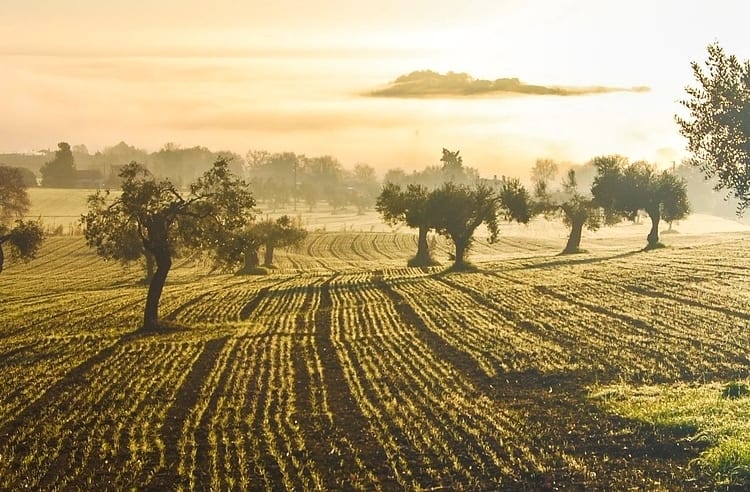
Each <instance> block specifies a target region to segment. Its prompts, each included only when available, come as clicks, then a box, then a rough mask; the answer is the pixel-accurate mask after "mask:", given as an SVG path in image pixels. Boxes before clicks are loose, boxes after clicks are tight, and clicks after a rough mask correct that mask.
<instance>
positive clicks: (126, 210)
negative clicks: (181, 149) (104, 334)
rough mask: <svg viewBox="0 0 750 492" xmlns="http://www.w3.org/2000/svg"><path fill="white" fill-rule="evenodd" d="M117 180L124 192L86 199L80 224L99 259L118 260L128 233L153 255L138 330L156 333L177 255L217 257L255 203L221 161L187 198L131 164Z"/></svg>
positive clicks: (192, 189) (167, 184)
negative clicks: (183, 252)
mask: <svg viewBox="0 0 750 492" xmlns="http://www.w3.org/2000/svg"><path fill="white" fill-rule="evenodd" d="M120 178H121V179H122V193H120V194H119V195H117V196H114V195H112V194H110V193H109V191H106V192H97V193H95V194H93V195H91V196H89V199H88V211H87V213H86V214H85V215H84V216H83V217H82V219H81V220H82V222H83V224H84V226H85V237H86V242H87V244H88V245H89V246H91V247H94V248H96V251H97V253H98V254H99V255H100V256H103V257H105V258H115V259H122V256H121V255H122V254H123V248H122V245H123V242H124V241H127V240H130V239H132V234H137V237H138V238H140V241H141V245H142V248H143V249H142V251H143V252H145V253H148V254H150V255H152V256H153V258H154V262H155V264H156V270H155V272H154V275H153V277H152V278H151V281H150V283H149V286H148V293H147V295H146V305H145V308H144V316H143V326H142V329H144V330H149V329H154V328H157V327H158V326H159V301H160V299H161V294H162V290H163V289H164V285H165V283H166V280H167V274H168V273H169V270H170V268H171V267H172V259H173V257H174V255H175V254H176V252H177V251H178V250H194V251H204V252H209V253H213V254H216V252H217V250H218V248H219V246H220V245H221V244H222V243H223V242H224V241H225V240H227V239H228V238H230V237H231V235H232V233H233V232H234V231H235V230H238V229H241V228H242V227H244V226H245V225H246V224H247V223H248V221H250V220H251V219H252V216H251V211H252V208H253V206H254V205H255V201H254V199H253V197H252V194H251V193H250V192H249V191H248V189H247V185H246V184H245V182H244V181H242V180H241V179H240V178H238V177H236V176H235V175H233V174H232V173H231V172H230V170H229V163H228V161H227V160H226V159H223V158H219V159H218V160H217V161H216V162H215V163H214V164H213V167H212V168H211V169H209V170H208V171H206V172H205V173H204V174H203V175H202V176H201V177H199V178H198V179H197V180H196V181H195V182H194V183H193V184H191V185H190V190H189V192H188V193H186V194H183V193H181V192H180V191H179V190H178V189H177V187H176V186H175V185H174V184H173V183H172V182H170V181H169V180H158V179H156V177H155V176H154V175H153V174H152V173H151V172H150V171H148V169H146V168H145V167H144V166H142V165H140V164H138V163H135V162H132V163H130V164H128V165H126V166H124V167H123V169H122V170H121V171H120ZM131 253H132V254H133V255H135V254H136V251H135V250H133V251H131Z"/></svg>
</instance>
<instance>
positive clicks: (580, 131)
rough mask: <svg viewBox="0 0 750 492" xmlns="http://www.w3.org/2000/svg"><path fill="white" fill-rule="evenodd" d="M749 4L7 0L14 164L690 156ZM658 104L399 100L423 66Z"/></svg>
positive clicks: (0, 89) (3, 146) (741, 50)
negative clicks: (89, 153)
mask: <svg viewBox="0 0 750 492" xmlns="http://www.w3.org/2000/svg"><path fill="white" fill-rule="evenodd" d="M746 5H750V4H746V2H744V1H739V0H723V1H722V0H718V1H712V2H708V1H676V0H666V1H657V0H651V1H643V0H632V1H628V2H611V1H604V0H600V1H593V0H561V1H552V0H548V1H515V0H510V1H504V0H494V1H485V0H480V1H476V0H475V1H471V2H458V1H450V2H449V1H439V0H431V1H425V0H417V1H409V2H403V1H391V0H388V1H379V2H357V1H351V0H348V1H347V0H325V1H315V2H309V1H276V2H259V1H252V0H251V1H242V2H240V1H230V0H213V1H211V2H205V1H200V2H199V1H197V0H170V1H166V0H162V1H158V0H152V1H146V0H131V1H128V2H124V1H114V0H113V1H107V2H104V1H101V0H97V1H94V0H68V1H66V2H60V1H59V0H55V1H53V0H33V1H29V0H23V1H21V0H0V63H2V66H3V67H4V70H3V72H4V73H3V76H2V77H0V94H2V95H0V98H2V99H0V101H2V104H0V106H2V107H3V116H4V117H3V118H1V119H0V152H3V151H5V152H8V151H28V150H34V149H39V148H49V147H54V146H55V144H56V142H58V141H60V140H66V141H69V142H70V143H72V144H78V143H83V144H86V145H87V146H88V147H89V149H91V150H97V149H101V148H103V147H104V146H106V145H111V144H114V143H117V142H119V141H120V140H125V141H127V142H128V143H131V144H135V145H137V146H140V147H144V148H147V149H149V150H156V149H158V148H159V147H161V145H163V144H164V143H165V142H168V141H169V142H176V143H178V144H180V145H183V146H193V145H204V146H207V147H209V148H212V149H214V150H218V149H219V148H226V149H230V150H233V151H236V152H239V153H241V154H244V153H245V152H246V151H247V150H249V149H251V148H252V149H268V150H271V151H295V152H300V153H307V154H308V155H318V154H332V155H334V156H337V157H339V158H340V159H341V160H342V161H343V162H344V164H345V165H353V164H354V163H355V162H369V163H371V164H373V165H375V166H376V167H378V168H379V169H381V170H384V169H387V168H389V167H393V166H396V165H402V166H405V167H410V168H417V167H422V166H424V165H426V164H435V163H436V162H437V160H438V159H439V156H440V148H441V147H443V146H445V147H449V148H455V149H461V150H462V154H463V155H464V156H465V162H466V163H467V164H469V165H473V166H475V167H479V168H480V169H481V170H482V172H483V174H500V173H512V172H513V171H514V170H516V169H518V170H523V172H526V171H525V170H526V169H527V168H528V167H529V166H530V165H531V163H533V160H534V159H535V158H537V157H552V158H557V159H560V160H572V161H583V160H586V159H588V158H589V157H592V156H593V155H597V154H599V153H611V152H619V153H623V154H626V155H628V156H630V157H631V158H639V159H640V158H645V159H649V160H669V159H673V158H677V156H679V154H680V153H681V152H682V148H683V147H684V143H683V142H682V140H681V139H680V137H679V136H678V135H677V131H676V125H675V124H674V121H673V115H674V113H675V112H677V111H679V105H678V104H677V103H676V101H677V100H679V99H680V98H681V97H683V91H682V88H683V87H684V85H686V84H689V83H691V82H692V81H691V73H690V68H689V62H690V61H691V60H702V59H704V58H705V47H706V45H707V44H708V43H711V42H714V41H719V42H720V43H721V44H722V46H724V47H725V48H726V49H727V51H729V52H731V53H735V54H737V55H738V56H740V57H741V58H744V59H747V58H750V34H748V30H747V28H746V21H747V18H748V13H750V7H748V6H746ZM420 69H432V70H437V71H447V70H453V71H466V72H469V73H471V74H472V75H474V76H476V77H480V78H489V79H494V78H498V77H519V78H521V79H522V80H524V81H527V82H530V83H538V84H560V85H614V86H632V85H646V86H650V87H652V89H653V90H652V92H650V93H647V94H617V95H601V96H587V97H566V98H559V97H558V98H555V97H546V96H545V97H533V96H529V97H522V98H510V99H509V98H505V99H503V98H494V99H486V98H485V99H481V100H476V99H475V100H465V99H459V100H455V99H453V100H449V99H446V100H441V99H434V100H433V99H431V100H397V101H393V100H382V99H372V98H363V97H360V96H359V94H360V93H361V92H363V91H367V90H370V89H373V88H376V87H378V86H382V85H383V84H385V83H387V82H388V81H390V80H392V79H393V78H395V77H397V76H398V75H401V74H403V73H408V72H410V71H412V70H420Z"/></svg>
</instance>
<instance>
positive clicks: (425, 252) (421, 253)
mask: <svg viewBox="0 0 750 492" xmlns="http://www.w3.org/2000/svg"><path fill="white" fill-rule="evenodd" d="M429 231H430V228H429V227H427V226H419V236H418V238H417V255H416V256H415V257H414V258H412V260H411V261H410V262H409V266H428V265H430V264H431V263H432V258H430V246H429V244H428V243H427V233H428V232H429Z"/></svg>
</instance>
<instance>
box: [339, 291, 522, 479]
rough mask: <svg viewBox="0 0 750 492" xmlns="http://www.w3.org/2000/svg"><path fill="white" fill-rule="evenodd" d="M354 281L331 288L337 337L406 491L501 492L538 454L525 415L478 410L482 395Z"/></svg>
mask: <svg viewBox="0 0 750 492" xmlns="http://www.w3.org/2000/svg"><path fill="white" fill-rule="evenodd" d="M348 280H349V279H347V278H346V277H341V278H337V279H336V281H335V282H334V283H332V287H331V296H332V302H333V309H332V313H331V321H330V322H331V330H332V332H331V335H332V337H333V340H334V342H335V344H336V350H337V352H338V354H339V357H340V359H341V366H342V368H343V371H344V375H345V378H346V381H347V383H348V385H349V386H350V388H351V391H352V395H353V397H354V398H355V400H356V401H357V404H358V406H359V408H360V409H361V410H362V412H363V413H364V414H365V415H366V416H367V420H368V421H369V423H370V427H371V429H372V431H373V432H374V433H375V437H376V439H377V441H378V443H379V444H380V445H381V446H382V447H383V449H384V451H385V453H386V455H387V456H388V461H389V466H390V467H391V469H392V474H393V476H394V478H395V479H396V480H397V481H398V483H399V486H400V487H405V488H425V487H435V486H446V487H459V488H460V487H476V486H480V487H497V486H500V485H501V484H502V483H504V481H507V480H513V479H516V478H518V475H519V474H523V473H524V472H528V469H529V467H530V466H531V465H530V463H531V462H533V460H532V461H530V460H529V458H528V456H533V455H534V453H533V452H531V451H530V450H529V449H524V442H525V439H524V432H523V429H522V426H521V424H520V422H519V421H518V420H517V417H516V416H515V415H512V414H510V413H508V412H506V411H504V410H503V409H502V408H500V407H499V406H497V405H494V404H493V403H492V402H490V401H489V400H483V401H484V402H485V403H487V408H484V407H483V408H480V407H478V406H476V405H474V404H473V403H474V402H475V401H476V400H477V399H478V398H482V395H481V394H480V393H479V391H478V389H477V388H476V387H475V386H474V385H473V384H472V383H471V382H470V381H469V380H467V379H466V378H465V377H463V375H462V374H461V373H460V371H457V370H456V368H455V367H454V366H453V365H452V364H451V363H450V362H446V361H443V360H440V359H438V358H437V356H436V354H435V353H434V352H433V351H432V350H431V348H430V347H428V346H427V345H426V344H425V343H424V342H423V340H422V339H421V338H420V334H419V333H416V332H415V330H414V329H413V327H405V326H404V322H403V319H402V317H401V315H400V313H399V312H398V311H397V309H396V307H395V306H394V304H393V303H392V302H391V301H390V300H389V298H388V297H387V295H386V294H385V293H383V292H382V290H381V289H378V288H374V287H373V286H372V285H367V284H362V283H361V282H358V281H357V279H352V280H354V282H353V284H352V285H350V284H349V282H348ZM438 381H439V382H440V384H439V385H437V384H436V382H438ZM510 442H513V445H512V446H507V445H506V443H510Z"/></svg>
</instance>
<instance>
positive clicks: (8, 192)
mask: <svg viewBox="0 0 750 492" xmlns="http://www.w3.org/2000/svg"><path fill="white" fill-rule="evenodd" d="M30 206H31V201H30V200H29V195H28V193H27V192H26V184H25V183H24V180H23V175H22V173H21V171H20V170H19V169H17V168H12V167H7V166H0V272H2V271H3V266H4V263H5V252H4V251H3V245H5V244H7V245H9V246H10V254H11V256H13V257H17V258H20V259H22V260H30V259H32V258H34V257H35V256H36V253H37V252H38V251H39V248H40V247H41V245H42V241H43V239H44V231H43V229H42V225H41V224H40V223H39V222H34V221H24V220H22V217H23V216H24V214H25V213H26V212H28V211H29V207H30Z"/></svg>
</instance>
